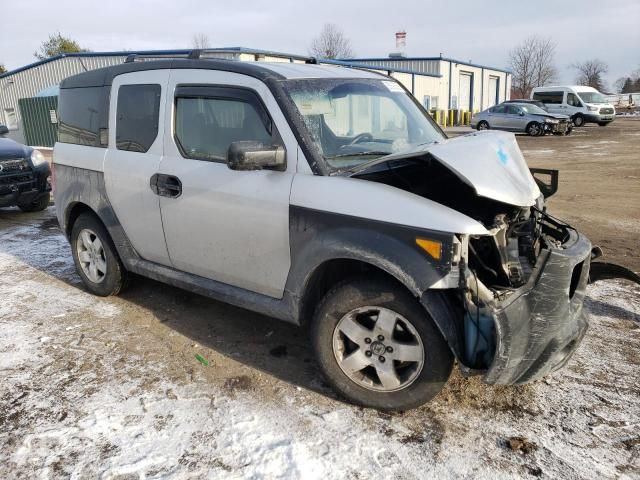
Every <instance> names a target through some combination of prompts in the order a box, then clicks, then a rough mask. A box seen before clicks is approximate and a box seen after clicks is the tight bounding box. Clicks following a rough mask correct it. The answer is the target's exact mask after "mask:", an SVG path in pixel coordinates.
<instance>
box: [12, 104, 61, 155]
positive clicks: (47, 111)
mask: <svg viewBox="0 0 640 480" xmlns="http://www.w3.org/2000/svg"><path fill="white" fill-rule="evenodd" d="M18 104H19V106H20V113H21V115H22V125H23V127H24V131H23V133H24V137H25V143H26V144H27V145H32V146H39V147H53V145H54V144H55V143H56V140H57V137H58V125H57V123H51V111H52V110H53V111H54V112H55V111H57V109H58V97H34V98H21V99H20V100H19V101H18Z"/></svg>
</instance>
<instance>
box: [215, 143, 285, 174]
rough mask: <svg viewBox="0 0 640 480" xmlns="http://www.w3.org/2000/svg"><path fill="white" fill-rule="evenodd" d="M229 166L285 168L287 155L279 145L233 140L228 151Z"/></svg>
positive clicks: (234, 167)
mask: <svg viewBox="0 0 640 480" xmlns="http://www.w3.org/2000/svg"><path fill="white" fill-rule="evenodd" d="M227 166H228V167H229V168H230V169H231V170H262V169H265V168H266V169H270V170H284V169H285V167H286V156H285V151H284V148H283V147H281V146H279V145H265V144H264V143H261V142H254V141H252V140H243V141H240V142H233V143H232V144H231V145H229V150H228V151H227Z"/></svg>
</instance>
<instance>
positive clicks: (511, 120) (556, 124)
mask: <svg viewBox="0 0 640 480" xmlns="http://www.w3.org/2000/svg"><path fill="white" fill-rule="evenodd" d="M471 128H475V129H477V130H488V129H496V130H508V131H510V132H525V133H527V134H529V135H531V136H538V135H544V134H545V133H556V134H565V135H566V134H568V133H569V132H570V131H571V123H570V119H569V117H568V116H567V115H559V114H553V113H549V112H546V111H544V110H542V109H541V108H539V107H537V106H536V105H532V104H527V103H508V104H505V103H503V104H500V105H496V106H495V107H491V108H488V109H486V110H483V111H482V112H480V113H477V114H475V115H474V116H473V117H471Z"/></svg>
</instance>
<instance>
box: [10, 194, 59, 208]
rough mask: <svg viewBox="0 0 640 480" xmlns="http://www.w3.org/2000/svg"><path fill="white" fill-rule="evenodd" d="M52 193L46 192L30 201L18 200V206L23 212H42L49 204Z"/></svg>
mask: <svg viewBox="0 0 640 480" xmlns="http://www.w3.org/2000/svg"><path fill="white" fill-rule="evenodd" d="M50 201H51V194H50V193H44V194H42V195H40V196H39V197H38V198H36V199H35V200H33V201H31V202H29V203H21V202H18V208H19V209H20V210H22V211H23V212H41V211H42V210H44V209H45V208H47V207H48V206H49V202H50Z"/></svg>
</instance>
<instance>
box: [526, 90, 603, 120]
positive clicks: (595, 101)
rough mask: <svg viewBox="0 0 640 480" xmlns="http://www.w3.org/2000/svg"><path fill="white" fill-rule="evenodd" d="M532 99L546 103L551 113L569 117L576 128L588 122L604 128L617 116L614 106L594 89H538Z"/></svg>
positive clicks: (533, 93) (534, 91)
mask: <svg viewBox="0 0 640 480" xmlns="http://www.w3.org/2000/svg"><path fill="white" fill-rule="evenodd" d="M531 98H532V99H533V100H538V101H540V102H542V103H544V104H545V105H546V107H547V110H548V111H549V112H551V113H562V114H564V115H569V116H570V117H571V119H572V120H573V124H574V125H575V126H576V127H581V126H582V125H584V124H585V123H586V122H592V123H597V124H598V125H600V126H601V127H604V126H605V125H607V124H609V123H610V122H612V121H613V119H614V118H615V116H616V110H615V108H614V107H613V105H611V104H610V103H609V102H608V101H607V100H606V99H605V98H604V95H602V94H601V93H600V92H598V91H597V90H596V89H595V88H593V87H585V86H582V85H575V86H564V87H563V86H556V87H536V88H534V89H533V90H532V91H531Z"/></svg>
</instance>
